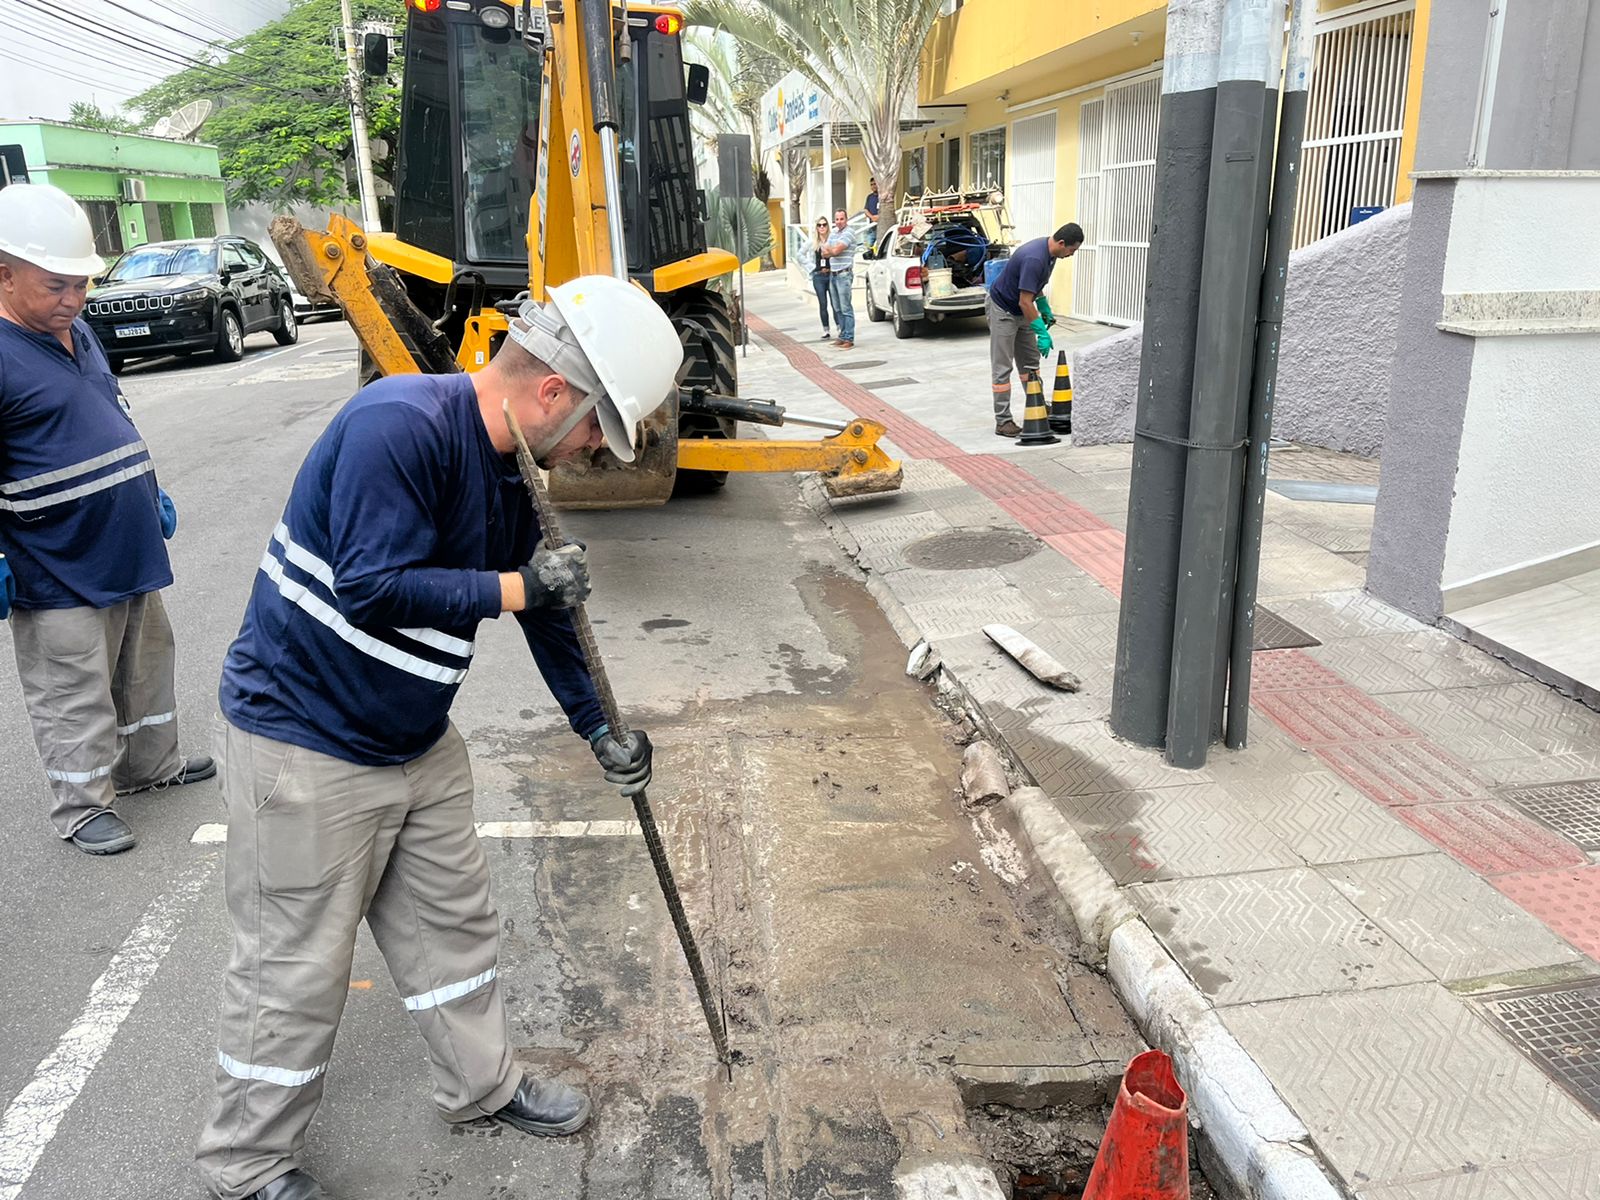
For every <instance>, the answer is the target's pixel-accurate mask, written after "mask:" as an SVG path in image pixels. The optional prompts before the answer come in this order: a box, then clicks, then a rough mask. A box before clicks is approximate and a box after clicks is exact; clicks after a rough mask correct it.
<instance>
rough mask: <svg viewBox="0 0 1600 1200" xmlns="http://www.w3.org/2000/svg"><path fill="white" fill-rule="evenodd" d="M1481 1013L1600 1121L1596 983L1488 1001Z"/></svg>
mask: <svg viewBox="0 0 1600 1200" xmlns="http://www.w3.org/2000/svg"><path fill="white" fill-rule="evenodd" d="M1484 1009H1485V1011H1487V1012H1488V1014H1489V1017H1490V1019H1491V1020H1492V1021H1493V1022H1494V1023H1495V1024H1496V1025H1497V1026H1499V1027H1500V1030H1501V1032H1503V1033H1504V1034H1505V1035H1506V1036H1507V1037H1508V1038H1510V1039H1511V1041H1512V1042H1513V1043H1514V1044H1515V1045H1516V1046H1517V1048H1518V1049H1519V1050H1521V1051H1522V1052H1523V1053H1524V1054H1526V1055H1527V1056H1528V1057H1529V1058H1531V1059H1533V1061H1534V1062H1535V1063H1537V1064H1538V1065H1539V1068H1540V1069H1541V1070H1542V1071H1544V1073H1545V1074H1546V1075H1549V1076H1550V1077H1551V1078H1552V1079H1554V1080H1555V1081H1556V1082H1557V1083H1559V1084H1561V1086H1562V1087H1564V1088H1566V1089H1567V1090H1568V1091H1569V1092H1571V1093H1572V1095H1573V1097H1574V1098H1575V1099H1576V1100H1578V1102H1579V1103H1581V1104H1582V1105H1583V1106H1584V1107H1585V1108H1587V1109H1589V1111H1590V1112H1592V1113H1594V1114H1595V1115H1596V1116H1600V983H1590V984H1586V985H1584V986H1583V987H1578V988H1562V989H1550V990H1546V991H1539V992H1524V993H1522V994H1521V995H1517V996H1510V997H1505V998H1498V999H1493V1000H1486V1001H1484Z"/></svg>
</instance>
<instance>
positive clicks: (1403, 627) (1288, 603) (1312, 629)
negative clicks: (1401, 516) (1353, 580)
mask: <svg viewBox="0 0 1600 1200" xmlns="http://www.w3.org/2000/svg"><path fill="white" fill-rule="evenodd" d="M1272 607H1273V609H1274V610H1275V611H1276V612H1277V614H1278V615H1279V616H1280V617H1282V618H1283V619H1284V620H1286V621H1292V622H1294V623H1295V624H1296V625H1298V626H1300V628H1301V629H1304V630H1305V631H1306V632H1307V633H1309V634H1312V635H1313V636H1315V637H1316V638H1317V640H1319V641H1321V642H1324V643H1326V642H1330V641H1332V640H1334V639H1335V638H1343V637H1370V636H1372V635H1373V634H1375V633H1421V632H1423V631H1425V630H1427V629H1428V628H1429V627H1428V626H1427V625H1424V624H1423V623H1422V622H1421V621H1418V620H1417V619H1416V618H1415V617H1408V616H1407V615H1406V614H1405V613H1403V612H1400V611H1399V610H1398V609H1394V608H1390V607H1389V606H1388V605H1387V604H1385V603H1383V602H1382V601H1381V600H1374V599H1373V598H1372V597H1371V596H1369V595H1367V594H1366V592H1364V591H1361V590H1360V585H1358V586H1356V587H1352V588H1349V589H1346V590H1344V591H1338V592H1328V593H1325V594H1323V595H1319V596H1301V597H1296V598H1294V599H1291V600H1283V601H1280V602H1278V603H1277V604H1274V605H1273V606H1272Z"/></svg>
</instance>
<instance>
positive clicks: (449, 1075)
mask: <svg viewBox="0 0 1600 1200" xmlns="http://www.w3.org/2000/svg"><path fill="white" fill-rule="evenodd" d="M220 742H221V744H220V745H219V746H218V751H219V757H220V758H221V760H222V767H221V770H222V780H223V783H222V793H223V799H224V800H225V801H226V802H227V810H228V848H227V885H226V892H227V899H228V913H229V916H230V917H231V918H232V920H233V955H232V958H231V960H230V961H229V963H228V970H227V974H226V976H225V978H224V981H223V989H222V993H223V994H222V1017H221V1021H220V1028H219V1032H218V1043H217V1071H216V1085H217V1100H216V1104H215V1107H214V1108H213V1110H212V1114H211V1120H210V1122H209V1123H208V1124H207V1126H206V1128H205V1130H204V1131H203V1132H202V1133H201V1135H200V1144H199V1147H198V1151H197V1155H196V1157H197V1161H198V1167H199V1171H200V1174H201V1176H202V1178H203V1179H204V1182H205V1184H206V1186H207V1187H209V1188H210V1189H211V1190H212V1191H213V1192H214V1193H215V1194H216V1195H218V1196H220V1197H223V1198H224V1200H238V1198H239V1197H242V1196H247V1195H249V1194H250V1193H251V1192H253V1191H255V1190H256V1189H258V1188H261V1187H264V1186H265V1185H266V1184H268V1183H271V1182H272V1181H273V1180H274V1179H276V1178H277V1177H278V1176H280V1175H282V1174H284V1173H285V1172H286V1171H288V1170H290V1169H291V1168H294V1167H296V1166H299V1165H301V1164H300V1163H299V1156H300V1153H301V1150H302V1149H303V1147H304V1146H305V1139H306V1129H307V1127H308V1126H309V1125H310V1124H311V1118H312V1116H313V1115H314V1114H315V1113H316V1111H317V1105H318V1104H319V1103H321V1101H322V1076H323V1072H324V1071H326V1070H327V1068H328V1060H329V1058H330V1057H331V1056H332V1054H333V1039H334V1034H335V1032H336V1031H337V1030H338V1028H339V1018H340V1016H341V1015H342V1014H343V1012H344V1002H345V997H346V996H347V994H348V992H349V987H350V962H351V957H352V955H353V953H354V951H355V943H356V930H357V928H358V927H359V926H360V924H361V920H362V917H363V916H364V917H365V918H366V921H367V926H368V928H370V929H371V930H372V936H373V938H374V940H375V941H376V942H377V943H378V949H379V950H380V951H381V952H382V954H383V957H384V961H385V962H386V963H387V964H388V967H389V974H390V975H391V976H392V977H393V978H394V981H395V985H396V986H397V987H398V988H399V990H400V994H401V995H402V996H403V997H404V998H405V1006H406V1008H408V1009H409V1010H410V1011H411V1014H412V1016H413V1017H414V1018H415V1019H416V1022H417V1028H418V1029H419V1030H420V1031H421V1033H422V1037H423V1040H424V1041H425V1042H426V1043H427V1047H428V1060H429V1063H430V1065H431V1067H432V1073H433V1101H434V1103H435V1104H436V1105H437V1106H438V1107H439V1110H440V1112H441V1113H442V1114H443V1115H444V1118H445V1120H447V1121H468V1120H472V1119H473V1118H475V1117H479V1116H485V1115H487V1114H489V1113H492V1112H494V1111H496V1110H497V1109H500V1108H503V1107H504V1106H505V1105H506V1104H507V1103H508V1102H509V1101H510V1099H511V1096H512V1093H513V1092H515V1091H516V1089H517V1086H518V1084H520V1083H521V1081H522V1075H521V1072H520V1071H519V1070H516V1069H514V1067H513V1063H512V1059H511V1042H510V1033H509V1031H508V1029H507V1026H506V1013H505V1005H504V1003H503V1001H502V999H501V995H500V988H499V985H498V983H497V982H496V979H495V975H496V957H497V955H498V953H499V945H500V936H499V917H498V916H497V914H496V913H495V908H494V903H493V902H492V901H491V899H490V897H489V864H488V860H487V859H486V858H485V857H484V853H483V847H482V846H481V845H480V844H479V842H478V836H477V833H476V832H475V830H474V828H473V823H472V771H471V767H470V766H469V765H468V762H467V747H466V743H464V742H463V741H462V740H461V735H460V734H459V733H457V732H456V730H455V727H454V726H450V727H449V728H448V729H447V730H446V732H445V735H444V736H443V737H442V738H440V739H439V741H438V743H437V744H436V745H435V746H434V747H433V748H432V749H431V750H429V751H428V752H427V753H426V754H424V755H422V756H421V757H420V758H416V759H413V760H412V761H411V762H408V763H405V764H403V765H401V766H394V767H364V766H358V765H356V764H355V763H349V762H345V761H343V760H342V759H337V758H329V757H328V756H327V755H325V754H318V753H316V752H315V751H313V750H307V749H305V748H304V747H301V746H290V745H286V744H285V743H283V742H277V741H273V740H272V739H270V738H264V737H261V736H259V735H257V734H252V733H246V732H245V731H243V730H241V729H239V728H237V727H235V726H233V725H231V724H225V725H224V726H223V730H222V734H221V736H220ZM371 1050H372V1052H374V1053H377V1052H385V1053H387V1052H389V1050H388V1048H384V1047H372V1048H371Z"/></svg>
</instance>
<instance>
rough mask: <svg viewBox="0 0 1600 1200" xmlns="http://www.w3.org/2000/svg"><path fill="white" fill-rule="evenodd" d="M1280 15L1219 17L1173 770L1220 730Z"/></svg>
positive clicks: (1235, 4)
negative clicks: (1220, 29)
mask: <svg viewBox="0 0 1600 1200" xmlns="http://www.w3.org/2000/svg"><path fill="white" fill-rule="evenodd" d="M1283 12H1284V0H1227V2H1226V4H1225V5H1224V8H1223V34H1222V57H1221V59H1220V64H1219V70H1218V76H1217V118H1216V126H1215V132H1214V134H1213V137H1212V148H1211V178H1210V183H1209V185H1208V188H1207V203H1206V207H1207V213H1208V215H1207V219H1206V232H1205V261H1204V263H1203V266H1202V268H1201V281H1200V320H1199V323H1198V326H1197V328H1196V354H1195V367H1194V395H1193V399H1192V401H1191V404H1190V409H1189V437H1188V447H1187V452H1188V464H1187V467H1186V469H1185V472H1184V505H1183V532H1182V536H1181V541H1180V545H1179V550H1178V591H1177V608H1176V618H1175V621H1174V625H1173V639H1172V680H1171V691H1170V694H1169V696H1168V700H1167V761H1168V762H1170V763H1171V764H1172V765H1173V766H1176V767H1200V766H1204V765H1205V761H1206V753H1207V750H1208V748H1209V747H1210V744H1211V742H1212V741H1213V740H1214V739H1215V738H1216V737H1217V736H1218V735H1219V734H1220V733H1221V730H1222V704H1223V688H1224V687H1225V684H1226V669H1227V662H1228V650H1229V644H1228V643H1229V636H1230V633H1231V630H1232V627H1233V622H1232V604H1231V601H1232V597H1233V579H1234V570H1235V567H1236V563H1235V555H1236V553H1237V549H1238V535H1239V512H1240V507H1241V503H1242V500H1241V493H1242V489H1243V485H1244V472H1243V450H1244V447H1245V441H1246V438H1245V434H1246V429H1247V424H1248V419H1249V412H1248V397H1249V394H1250V376H1251V367H1252V364H1253V362H1254V359H1255V354H1254V348H1255V347H1254V343H1255V325H1256V313H1257V303H1258V301H1259V299H1260V295H1261V267H1262V255H1263V252H1264V247H1265V241H1266V206H1267V196H1268V183H1269V180H1270V177H1271V163H1270V162H1269V161H1265V160H1268V159H1270V157H1271V145H1272V142H1271V134H1270V128H1271V124H1270V122H1271V117H1272V116H1273V115H1275V114H1276V111H1277V105H1276V99H1277V79H1278V69H1279V66H1280V64H1281V59H1282V47H1283Z"/></svg>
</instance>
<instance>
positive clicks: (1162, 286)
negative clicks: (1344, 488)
mask: <svg viewBox="0 0 1600 1200" xmlns="http://www.w3.org/2000/svg"><path fill="white" fill-rule="evenodd" d="M1222 9H1223V0H1171V3H1169V4H1168V5H1167V43H1166V60H1165V62H1164V63H1163V66H1162V72H1161V115H1160V131H1161V132H1160V140H1159V143H1158V144H1157V147H1156V184H1155V200H1154V208H1153V221H1152V228H1151V232H1150V257H1149V266H1148V268H1147V272H1146V276H1145V294H1144V295H1145V298H1144V348H1143V353H1142V355H1141V357H1140V365H1139V391H1138V404H1137V417H1136V419H1135V421H1134V440H1133V477H1132V482H1131V483H1130V485H1129V491H1128V541H1127V553H1126V556H1125V558H1124V560H1123V566H1122V597H1123V598H1122V611H1121V616H1120V618H1119V620H1118V628H1117V657H1116V676H1115V681H1114V683H1113V686H1112V693H1111V728H1112V729H1113V730H1114V731H1115V732H1116V733H1117V735H1118V736H1120V737H1124V738H1127V739H1128V740H1129V741H1131V742H1135V743H1138V744H1139V745H1142V746H1161V745H1164V744H1165V742H1166V736H1167V695H1168V688H1169V682H1170V679H1171V671H1172V627H1173V620H1174V609H1175V605H1176V603H1177V587H1178V543H1179V535H1180V532H1181V530H1182V526H1183V500H1184V495H1183V478H1184V465H1185V458H1186V455H1185V444H1186V442H1187V440H1188V436H1189V400H1190V395H1191V392H1192V390H1193V384H1194V361H1195V326H1196V322H1197V321H1198V320H1199V316H1200V272H1201V267H1200V263H1201V248H1202V246H1203V244H1204V242H1205V235H1206V187H1207V183H1208V179H1209V175H1210V169H1211V139H1212V130H1213V125H1214V123H1215V120H1216V110H1217V70H1218V60H1219V54H1220V50H1221V44H1222Z"/></svg>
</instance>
